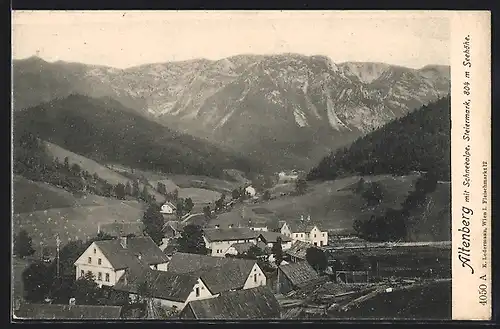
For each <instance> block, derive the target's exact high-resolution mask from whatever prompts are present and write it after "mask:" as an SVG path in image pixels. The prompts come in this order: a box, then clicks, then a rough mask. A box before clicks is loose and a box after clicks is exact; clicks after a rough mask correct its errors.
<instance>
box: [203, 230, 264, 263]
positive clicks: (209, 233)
mask: <svg viewBox="0 0 500 329" xmlns="http://www.w3.org/2000/svg"><path fill="white" fill-rule="evenodd" d="M258 236H259V232H258V231H253V230H250V229H249V228H245V227H237V228H228V229H220V228H219V229H205V230H203V239H204V240H205V245H206V247H207V248H208V249H210V250H211V255H212V256H216V257H225V255H226V253H227V251H228V249H229V248H230V247H231V246H232V245H233V244H235V243H246V242H251V243H253V244H256V243H257V237H258Z"/></svg>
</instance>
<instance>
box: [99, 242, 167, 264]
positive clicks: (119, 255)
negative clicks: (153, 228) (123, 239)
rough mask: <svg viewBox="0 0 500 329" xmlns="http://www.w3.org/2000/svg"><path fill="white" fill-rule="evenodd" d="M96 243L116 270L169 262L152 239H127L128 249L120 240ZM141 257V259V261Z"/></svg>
mask: <svg viewBox="0 0 500 329" xmlns="http://www.w3.org/2000/svg"><path fill="white" fill-rule="evenodd" d="M94 243H95V244H96V245H97V247H98V248H99V249H101V251H102V253H103V254H104V256H105V257H106V258H107V259H108V260H109V262H110V263H111V265H112V266H113V267H114V269H115V270H116V269H124V268H129V267H137V266H140V267H144V265H154V264H162V263H167V262H168V258H167V256H166V255H165V254H164V253H163V252H162V251H161V249H160V248H159V247H158V246H157V245H156V244H155V243H154V242H153V240H151V238H150V237H133V238H127V247H126V248H123V247H122V246H121V244H120V239H114V240H105V241H95V242H94ZM139 255H140V257H141V259H139V257H138V256H139Z"/></svg>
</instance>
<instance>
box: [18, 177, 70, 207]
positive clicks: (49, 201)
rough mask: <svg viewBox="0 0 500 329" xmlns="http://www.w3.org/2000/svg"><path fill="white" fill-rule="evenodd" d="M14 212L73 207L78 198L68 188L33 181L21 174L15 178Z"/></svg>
mask: <svg viewBox="0 0 500 329" xmlns="http://www.w3.org/2000/svg"><path fill="white" fill-rule="evenodd" d="M13 191H14V193H13V208H14V213H16V214H17V213H22V212H32V211H37V210H44V209H50V208H64V207H73V206H74V205H75V204H76V199H75V197H74V196H73V194H71V193H69V192H68V191H66V190H63V189H60V188H57V187H53V186H51V185H49V184H45V183H39V182H33V181H30V180H28V179H26V178H23V177H21V176H14V178H13Z"/></svg>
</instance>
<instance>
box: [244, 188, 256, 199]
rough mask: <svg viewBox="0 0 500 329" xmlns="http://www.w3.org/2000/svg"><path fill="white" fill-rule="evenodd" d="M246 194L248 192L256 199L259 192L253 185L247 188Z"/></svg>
mask: <svg viewBox="0 0 500 329" xmlns="http://www.w3.org/2000/svg"><path fill="white" fill-rule="evenodd" d="M245 192H246V193H247V194H248V195H250V196H251V197H254V196H255V194H256V193H257V191H256V190H255V188H254V187H253V186H252V185H250V186H247V187H246V188H245Z"/></svg>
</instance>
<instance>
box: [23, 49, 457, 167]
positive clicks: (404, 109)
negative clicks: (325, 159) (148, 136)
mask: <svg viewBox="0 0 500 329" xmlns="http://www.w3.org/2000/svg"><path fill="white" fill-rule="evenodd" d="M449 92H450V72H449V67H443V66H426V67H424V68H422V69H419V70H415V69H410V68H405V67H398V66H392V65H387V64H382V63H341V64H335V63H333V62H332V61H331V60H330V59H329V58H327V57H323V56H302V55H297V54H283V55H273V56H258V55H255V56H254V55H239V56H234V57H229V58H225V59H222V60H218V61H209V60H205V59H200V60H190V61H183V62H173V63H160V64H148V65H142V66H138V67H133V68H129V69H124V70H120V69H114V68H109V67H101V66H90V65H83V64H74V63H64V62H56V63H47V62H44V61H42V60H40V59H38V58H30V59H27V60H21V61H15V62H14V101H15V103H14V106H15V108H25V107H29V106H33V105H37V104H39V103H40V102H43V101H48V100H50V99H53V98H60V97H65V96H67V95H68V94H71V93H80V94H84V95H88V96H92V97H103V96H107V97H111V98H114V99H116V100H118V101H120V102H121V103H122V104H124V105H125V106H127V107H129V108H131V109H133V110H135V111H137V112H139V113H141V114H142V115H145V116H148V117H149V118H150V119H152V120H155V121H157V122H160V123H162V124H164V125H166V126H169V127H172V128H175V129H178V130H182V131H184V132H188V133H190V134H193V135H196V136H199V137H204V138H208V139H210V140H211V141H214V142H217V143H220V144H223V145H225V146H229V147H233V148H237V149H238V150H240V151H243V152H245V153H248V154H253V155H254V156H256V157H260V158H264V159H268V162H269V164H270V165H277V166H285V167H293V166H296V167H307V166H309V165H310V164H312V163H314V162H316V161H317V160H319V159H320V158H321V157H322V156H324V155H325V153H327V152H328V151H329V150H330V149H332V148H335V147H338V146H341V145H344V144H346V143H348V142H350V141H352V140H353V139H354V138H357V137H359V136H361V135H363V134H365V133H367V132H369V131H371V130H373V129H375V128H377V127H379V126H381V125H383V124H385V123H387V122H388V121H390V120H392V119H394V118H397V117H400V116H403V115H405V114H406V113H408V112H410V111H412V110H413V109H415V108H418V107H420V106H421V105H423V104H426V103H428V102H431V101H434V100H436V99H437V98H440V97H442V96H444V95H446V94H448V93H449Z"/></svg>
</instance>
